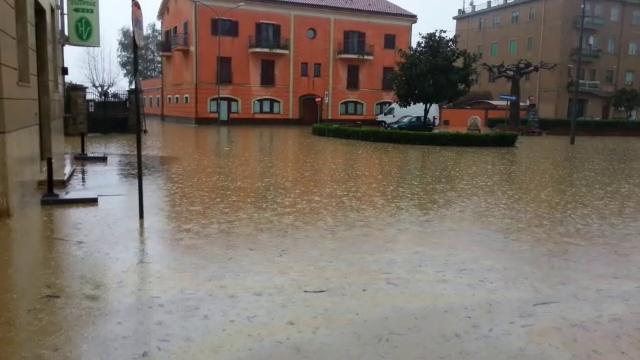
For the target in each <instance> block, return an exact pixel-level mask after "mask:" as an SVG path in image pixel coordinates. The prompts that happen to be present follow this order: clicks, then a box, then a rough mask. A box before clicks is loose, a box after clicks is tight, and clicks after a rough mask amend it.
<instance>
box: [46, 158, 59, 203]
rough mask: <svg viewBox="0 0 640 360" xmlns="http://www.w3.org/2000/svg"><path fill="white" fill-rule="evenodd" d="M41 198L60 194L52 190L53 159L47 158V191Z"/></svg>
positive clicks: (57, 196) (56, 196)
mask: <svg viewBox="0 0 640 360" xmlns="http://www.w3.org/2000/svg"><path fill="white" fill-rule="evenodd" d="M42 197H43V198H59V197H60V196H59V195H58V194H56V193H55V191H53V159H52V158H51V157H48V158H47V192H46V193H45V194H44V195H43V196H42Z"/></svg>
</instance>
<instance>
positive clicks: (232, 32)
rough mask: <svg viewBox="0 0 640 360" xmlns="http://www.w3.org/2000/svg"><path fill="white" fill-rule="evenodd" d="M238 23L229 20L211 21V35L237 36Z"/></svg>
mask: <svg viewBox="0 0 640 360" xmlns="http://www.w3.org/2000/svg"><path fill="white" fill-rule="evenodd" d="M238 32H239V31H238V22H237V21H234V20H230V19H212V20H211V34H213V35H215V36H230V37H237V36H238Z"/></svg>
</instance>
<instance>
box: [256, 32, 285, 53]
mask: <svg viewBox="0 0 640 360" xmlns="http://www.w3.org/2000/svg"><path fill="white" fill-rule="evenodd" d="M249 51H251V52H272V53H288V52H289V39H273V38H267V37H260V36H258V37H253V36H252V37H250V38H249Z"/></svg>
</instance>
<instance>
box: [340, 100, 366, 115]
mask: <svg viewBox="0 0 640 360" xmlns="http://www.w3.org/2000/svg"><path fill="white" fill-rule="evenodd" d="M340 115H364V103H362V102H360V101H355V100H349V101H344V102H342V103H340Z"/></svg>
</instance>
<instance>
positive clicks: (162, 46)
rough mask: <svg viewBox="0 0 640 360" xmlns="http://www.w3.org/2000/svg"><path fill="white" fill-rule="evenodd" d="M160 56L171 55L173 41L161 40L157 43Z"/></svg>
mask: <svg viewBox="0 0 640 360" xmlns="http://www.w3.org/2000/svg"><path fill="white" fill-rule="evenodd" d="M156 46H157V49H158V52H159V53H160V56H171V55H173V53H172V52H171V41H167V40H161V41H158V43H157V44H156Z"/></svg>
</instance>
